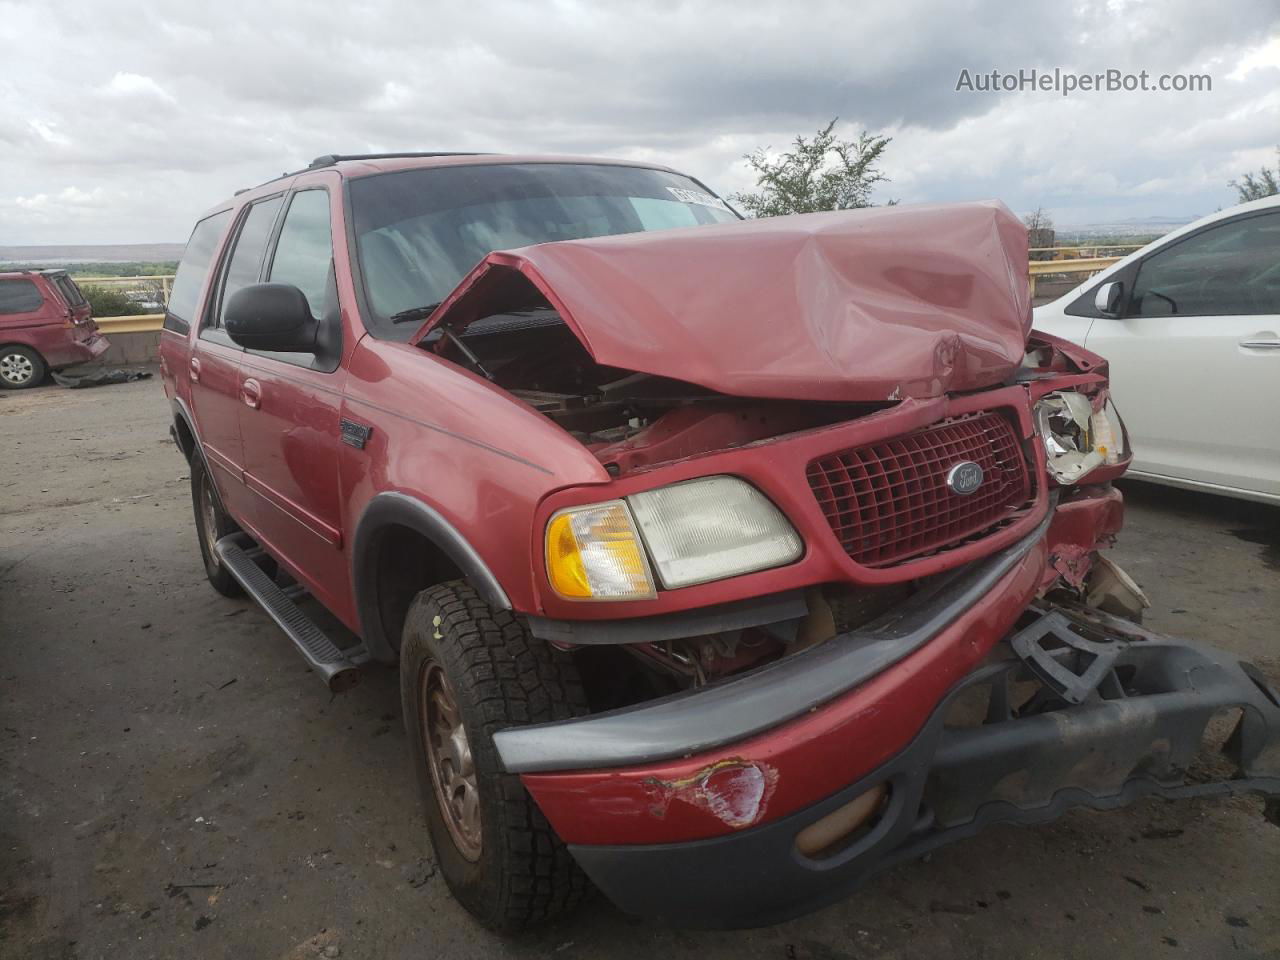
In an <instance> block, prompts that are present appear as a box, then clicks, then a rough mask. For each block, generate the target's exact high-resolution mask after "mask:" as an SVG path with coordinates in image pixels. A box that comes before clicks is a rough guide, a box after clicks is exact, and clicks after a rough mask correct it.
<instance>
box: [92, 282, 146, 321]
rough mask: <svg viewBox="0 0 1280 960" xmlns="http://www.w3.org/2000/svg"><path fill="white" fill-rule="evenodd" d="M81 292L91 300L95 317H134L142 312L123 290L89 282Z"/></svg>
mask: <svg viewBox="0 0 1280 960" xmlns="http://www.w3.org/2000/svg"><path fill="white" fill-rule="evenodd" d="M80 292H81V293H83V294H84V298H85V299H86V300H88V301H89V306H90V307H91V308H93V315H94V316H95V317H132V316H134V315H135V314H137V313H139V312H140V311H139V308H138V305H137V304H136V303H134V302H133V300H131V299H130V298H129V297H128V295H126V294H125V292H124V291H123V290H117V289H115V288H113V287H104V286H100V285H97V284H92V283H89V284H85V285H83V286H81V287H80Z"/></svg>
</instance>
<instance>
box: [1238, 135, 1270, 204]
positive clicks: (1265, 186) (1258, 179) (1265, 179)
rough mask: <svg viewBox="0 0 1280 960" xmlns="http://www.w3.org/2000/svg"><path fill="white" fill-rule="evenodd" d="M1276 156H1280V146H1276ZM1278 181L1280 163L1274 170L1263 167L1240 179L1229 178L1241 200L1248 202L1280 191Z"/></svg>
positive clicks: (1241, 201)
mask: <svg viewBox="0 0 1280 960" xmlns="http://www.w3.org/2000/svg"><path fill="white" fill-rule="evenodd" d="M1276 156H1277V157H1280V147H1276ZM1277 181H1280V164H1278V165H1277V166H1276V169H1274V170H1268V169H1267V168H1266V167H1262V168H1261V169H1260V170H1259V171H1258V172H1257V173H1252V172H1250V173H1246V174H1245V175H1244V176H1243V177H1241V178H1240V179H1239V180H1228V181H1227V186H1229V187H1235V191H1236V193H1237V194H1238V195H1239V197H1240V200H1239V202H1240V203H1246V202H1248V201H1249V200H1261V199H1262V198H1263V197H1274V196H1275V195H1276V194H1277V193H1280V182H1277Z"/></svg>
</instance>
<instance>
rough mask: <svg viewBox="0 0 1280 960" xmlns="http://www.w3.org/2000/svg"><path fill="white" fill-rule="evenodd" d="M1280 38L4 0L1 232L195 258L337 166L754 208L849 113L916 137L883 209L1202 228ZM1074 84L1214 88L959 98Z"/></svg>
mask: <svg viewBox="0 0 1280 960" xmlns="http://www.w3.org/2000/svg"><path fill="white" fill-rule="evenodd" d="M139 24H146V29H139ZM1278 26H1280V9H1277V7H1276V5H1275V3H1274V0H1241V2H1239V3H1236V4H1234V5H1233V7H1232V11H1231V15H1230V16H1225V15H1223V14H1222V13H1221V11H1219V10H1215V9H1214V8H1212V7H1210V6H1209V5H1206V4H1204V3H1202V2H1200V0H1172V2H1170V3H1166V4H1161V5H1159V6H1156V5H1146V4H1137V3H1130V2H1125V3H1121V4H1118V5H1117V4H1116V3H1114V2H1111V3H1107V2H1102V0H1075V2H1074V3H1067V4H1023V5H1018V6H1017V7H1013V8H1011V7H1010V6H1009V5H1008V4H1005V3H998V2H996V0H970V2H967V3H964V4H942V3H933V2H928V0H896V2H894V3H892V4H883V5H876V6H871V7H859V8H856V9H855V8H854V7H853V6H851V5H849V4H848V3H847V2H846V0H815V2H813V3H810V4H807V5H805V6H804V12H803V14H802V15H801V14H798V13H797V11H796V9H795V8H794V7H793V6H791V5H787V4H783V3H782V2H781V0H774V2H773V3H771V4H768V5H765V4H759V3H753V4H742V3H741V2H740V0H703V2H700V3H698V4H675V3H653V4H644V5H637V4H622V3H608V2H602V0H601V2H587V0H559V2H556V3H554V4H537V5H534V4H527V3H521V2H516V0H469V2H468V3H466V4H423V3H420V2H415V0H357V2H356V3H353V4H346V5H342V6H340V7H331V8H326V7H324V6H323V5H316V4H314V3H311V2H306V3H304V2H303V0H280V2H278V3H276V4H272V5H266V4H262V3H261V2H260V0H221V2H219V3H218V4H216V5H211V4H204V3H197V2H188V0H175V2H173V3H169V4H164V5H160V6H156V5H155V4H153V3H150V2H143V0H46V4H44V5H41V6H39V7H37V6H36V5H33V4H23V3H18V4H13V3H6V0H0V48H3V49H4V50H5V60H4V66H3V68H0V191H3V193H0V242H6V243H39V242H50V243H73V242H129V241H137V242H148V241H172V240H177V241H180V240H182V239H183V238H184V237H185V236H186V235H187V233H188V232H189V230H190V225H191V223H192V222H193V221H194V220H195V218H196V217H197V216H198V215H199V214H200V213H201V212H202V211H203V210H205V209H207V208H208V207H209V206H211V205H212V204H214V203H216V202H217V201H219V200H220V199H222V198H223V197H225V196H227V195H229V194H230V193H231V192H232V191H233V190H235V189H237V188H239V187H244V186H248V185H251V184H253V183H257V182H261V181H262V180H265V179H267V178H269V177H271V176H274V175H276V174H278V173H280V172H281V171H283V170H286V169H296V168H297V167H299V166H303V165H305V164H306V163H307V162H308V161H309V160H310V159H311V158H312V157H314V156H317V155H319V154H323V153H332V152H335V151H337V152H351V153H359V152H367V151H372V150H412V149H454V150H465V149H478V150H497V151H502V152H569V153H586V154H595V155H611V156H622V157H630V158H636V159H645V160H652V161H655V162H662V163H667V164H669V165H672V166H675V167H677V168H680V169H683V170H686V171H687V172H689V173H692V174H693V175H695V176H697V177H699V178H701V179H703V180H704V181H705V182H706V183H708V184H709V185H710V186H712V187H713V188H715V189H718V190H720V191H722V192H733V191H736V190H741V189H744V188H748V187H750V186H751V182H752V178H751V176H750V172H749V171H748V170H747V168H746V166H745V165H744V164H743V163H742V160H741V157H742V155H743V154H744V153H746V152H748V151H750V150H753V149H755V148H757V147H763V146H767V145H773V146H774V147H782V146H784V145H785V144H787V143H788V142H789V141H790V140H791V138H792V137H794V136H795V135H796V134H797V133H811V132H812V131H814V130H816V129H818V128H819V127H821V126H822V125H824V124H825V123H826V121H828V120H830V119H831V118H832V117H834V116H839V117H841V118H842V127H841V129H842V130H844V131H845V132H847V133H850V134H852V133H853V132H855V131H856V130H857V129H861V128H864V127H865V128H870V129H872V130H875V131H880V132H884V133H888V134H891V135H893V136H894V142H893V144H892V145H891V146H890V147H889V150H888V152H887V153H886V155H885V160H884V169H885V172H886V173H888V174H889V175H890V176H891V177H892V183H890V184H888V185H887V186H886V187H885V189H884V190H882V191H881V193H880V196H881V199H885V198H889V197H896V198H900V199H902V200H904V201H941V200H964V199H972V198H975V197H993V196H994V197H998V198H1001V199H1004V200H1005V201H1006V202H1007V203H1009V204H1010V206H1012V207H1014V209H1017V210H1020V211H1022V210H1027V209H1032V208H1034V207H1036V206H1041V205H1043V206H1044V207H1046V208H1047V209H1049V210H1051V212H1052V213H1053V214H1054V216H1055V218H1056V219H1057V220H1058V222H1059V223H1069V222H1097V221H1099V220H1106V219H1113V218H1115V217H1121V216H1149V215H1171V216H1172V215H1192V214H1197V213H1201V212H1206V211H1209V210H1212V209H1214V208H1216V207H1219V206H1224V205H1226V204H1229V203H1230V202H1231V201H1232V199H1233V195H1232V192H1231V191H1230V189H1229V188H1228V187H1227V185H1226V181H1227V180H1229V179H1231V178H1232V177H1234V176H1238V175H1239V174H1240V173H1241V172H1243V171H1244V170H1246V169H1253V168H1256V167H1257V166H1258V165H1260V164H1262V163H1271V162H1272V159H1273V155H1272V150H1273V147H1274V141H1275V140H1276V138H1277V131H1280V39H1278V37H1280V30H1278ZM35 38H38V39H39V42H38V43H37V42H33V41H34V39H35ZM23 41H28V42H23ZM69 64H70V65H74V69H67V65H69ZM1055 66H1060V67H1062V68H1064V69H1071V70H1077V71H1093V70H1100V69H1106V68H1108V67H1115V68H1118V69H1122V70H1133V71H1136V70H1141V69H1147V70H1150V71H1151V72H1153V73H1155V74H1158V73H1160V72H1177V71H1189V70H1209V71H1210V72H1212V73H1213V75H1214V85H1213V91H1212V93H1208V94H1150V93H1146V94H1143V93H1134V94H1089V95H1076V96H1074V97H1070V98H1062V97H1060V96H1057V95H1054V94H1041V93H1015V94H999V95H981V94H964V93H956V92H955V89H954V88H955V80H956V77H957V75H958V74H959V71H960V70H961V69H962V68H968V69H970V70H973V71H983V70H985V71H989V70H992V69H1000V70H1005V71H1010V70H1012V71H1016V70H1018V69H1019V68H1022V67H1027V68H1030V67H1038V68H1040V69H1046V68H1048V69H1052V68H1053V67H1055ZM68 190H74V191H78V193H68V192H67V191H68ZM5 195H7V196H9V197H18V196H21V197H23V198H26V199H28V200H31V199H33V198H36V197H41V196H43V197H44V198H45V199H44V200H43V201H42V202H41V203H40V204H39V205H38V206H35V207H32V206H20V205H18V204H17V202H16V200H13V199H11V200H8V201H5V200H4V199H3V197H4V196H5ZM81 195H84V196H96V197H98V198H99V199H98V200H97V201H96V205H95V204H92V203H87V202H83V199H82V198H81V199H77V198H80V197H81ZM37 215H38V216H37Z"/></svg>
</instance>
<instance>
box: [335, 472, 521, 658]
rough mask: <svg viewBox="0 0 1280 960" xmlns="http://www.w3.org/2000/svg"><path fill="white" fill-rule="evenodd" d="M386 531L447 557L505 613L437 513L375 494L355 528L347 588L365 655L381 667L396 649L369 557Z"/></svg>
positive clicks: (495, 587) (499, 594) (502, 600)
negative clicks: (404, 533) (418, 540)
mask: <svg viewBox="0 0 1280 960" xmlns="http://www.w3.org/2000/svg"><path fill="white" fill-rule="evenodd" d="M392 526H401V527H408V528H409V529H410V530H413V531H415V532H417V533H419V534H421V535H422V536H424V537H426V538H427V540H429V541H430V542H431V543H432V544H434V545H435V546H436V547H437V548H438V549H439V550H440V552H441V553H443V554H444V555H445V556H446V557H448V558H449V559H450V560H451V561H452V562H453V563H454V565H455V566H457V568H458V569H459V570H461V571H462V573H463V575H464V576H465V577H466V578H467V580H468V581H469V582H470V583H471V585H472V586H473V587H475V589H476V590H477V592H479V594H480V596H481V597H483V598H484V601H485V602H486V603H487V604H489V606H491V607H493V608H494V609H495V610H510V609H511V600H510V599H509V598H508V597H507V592H506V591H505V590H503V589H502V584H500V583H499V582H498V578H497V577H495V576H494V575H493V571H492V570H490V569H489V567H488V565H487V564H486V563H485V562H484V560H483V558H482V557H481V556H480V554H479V553H477V552H476V549H475V548H474V547H473V546H472V545H471V544H470V542H468V540H467V539H466V537H464V536H463V535H462V534H461V533H460V532H459V531H458V529H457V528H456V527H455V526H454V525H453V524H451V523H450V522H449V521H448V520H446V519H445V518H444V517H443V516H441V515H440V513H439V511H437V510H435V509H434V508H432V507H430V506H428V505H427V504H426V503H424V502H423V501H421V500H418V499H417V498H415V497H411V496H409V495H408V494H405V493H399V492H396V491H385V492H383V493H379V494H375V495H374V497H373V498H372V499H371V500H370V501H369V503H368V504H367V505H366V506H365V508H364V512H363V513H362V514H361V515H360V520H359V522H358V523H357V524H356V531H355V536H354V537H353V538H352V546H351V583H352V587H353V589H354V591H355V602H356V616H357V617H358V618H359V620H360V632H361V635H362V637H363V639H364V642H365V646H366V647H367V648H368V650H369V653H370V655H371V656H372V657H373V658H374V659H375V660H379V661H381V662H383V663H395V662H396V660H397V655H396V646H395V645H394V644H393V643H392V642H391V639H390V638H389V637H388V636H387V635H386V631H385V630H384V629H383V626H382V612H381V608H380V604H379V596H378V583H377V573H376V567H375V564H374V560H373V554H374V551H375V549H376V548H377V545H378V534H379V533H380V532H381V531H383V530H385V529H387V528H388V527H392Z"/></svg>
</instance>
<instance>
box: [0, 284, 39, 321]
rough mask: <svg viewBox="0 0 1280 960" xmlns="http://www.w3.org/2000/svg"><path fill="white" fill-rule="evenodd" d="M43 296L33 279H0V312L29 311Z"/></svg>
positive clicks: (37, 308) (31, 310)
mask: <svg viewBox="0 0 1280 960" xmlns="http://www.w3.org/2000/svg"><path fill="white" fill-rule="evenodd" d="M42 303H44V298H43V297H41V296H40V289H39V288H38V287H37V286H36V285H35V281H33V280H0V314H5V313H31V312H33V311H35V310H39V309H40V304H42Z"/></svg>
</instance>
